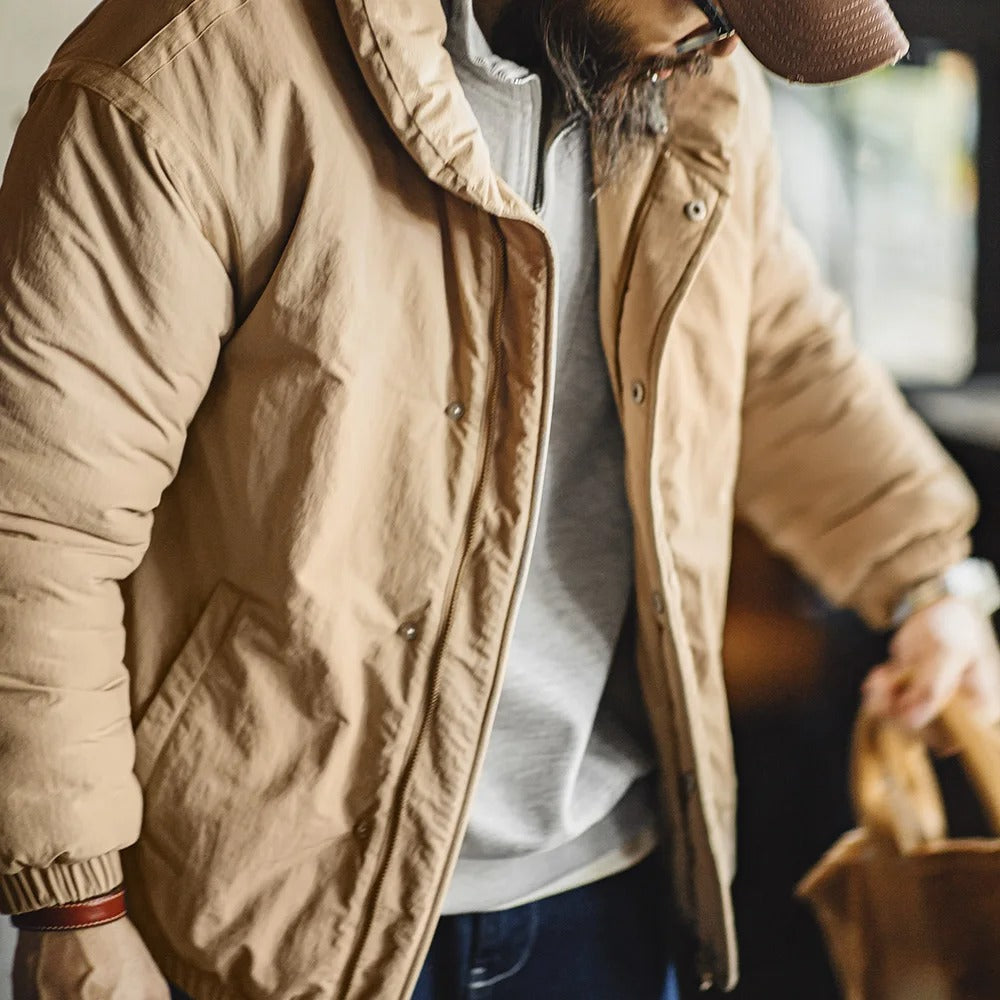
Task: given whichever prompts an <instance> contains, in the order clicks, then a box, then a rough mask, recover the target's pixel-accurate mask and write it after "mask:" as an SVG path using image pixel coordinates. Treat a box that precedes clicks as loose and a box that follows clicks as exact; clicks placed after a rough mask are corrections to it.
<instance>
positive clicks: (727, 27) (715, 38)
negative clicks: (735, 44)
mask: <svg viewBox="0 0 1000 1000" xmlns="http://www.w3.org/2000/svg"><path fill="white" fill-rule="evenodd" d="M691 2H692V3H694V4H695V5H696V6H697V7H698V9H699V10H700V11H701V12H702V13H703V14H704V15H705V17H707V18H708V23H709V24H710V25H711V26H712V30H711V31H703V32H701V34H698V35H695V36H694V37H693V38H688V39H687V40H686V41H683V42H678V43H677V46H676V47H675V49H674V53H675V54H676V55H679V56H686V55H689V54H690V53H692V52H697V51H698V50H699V49H704V48H707V47H708V46H709V45H714V44H715V43H716V42H724V41H725V40H726V39H727V38H732V37H733V35H735V34H736V29H735V28H734V27H733V26H732V25H731V24H730V23H729V20H728V18H727V17H726V15H725V14H723V13H722V11H721V10H719V8H718V7H716V6H715V4H714V3H713V0H691Z"/></svg>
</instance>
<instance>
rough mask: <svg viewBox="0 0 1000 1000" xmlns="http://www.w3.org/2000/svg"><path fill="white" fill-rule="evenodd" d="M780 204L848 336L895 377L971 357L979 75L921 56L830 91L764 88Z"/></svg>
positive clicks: (920, 379)
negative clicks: (780, 178) (807, 245)
mask: <svg viewBox="0 0 1000 1000" xmlns="http://www.w3.org/2000/svg"><path fill="white" fill-rule="evenodd" d="M773 91H774V99H775V126H776V130H777V133H778V142H779V147H780V148H781V152H782V159H783V162H784V186H785V196H786V200H787V202H788V205H789V209H790V211H791V213H792V215H793V217H794V218H795V220H796V222H797V223H798V225H799V226H800V227H801V228H802V230H803V231H804V232H805V234H806V236H807V237H808V239H809V240H810V242H811V244H812V246H813V248H814V249H815V251H816V254H817V257H818V258H819V261H820V266H821V268H822V270H823V272H824V274H825V276H826V277H827V279H828V280H829V281H830V282H831V283H832V284H833V285H834V286H835V287H836V288H838V290H840V291H841V292H843V293H844V294H845V295H846V296H847V298H848V299H849V301H850V302H851V304H852V306H853V309H854V315H855V325H856V336H857V339H858V341H859V343H860V344H861V345H862V347H864V349H865V350H866V351H867V352H868V353H870V354H871V355H873V356H875V357H876V358H878V359H879V360H880V361H882V362H883V363H885V364H886V365H887V366H888V367H889V369H890V370H891V371H892V372H893V374H894V375H895V376H896V377H897V378H898V379H899V381H900V382H903V383H905V384H924V385H927V384H937V385H949V384H956V383H958V382H961V381H962V380H964V379H965V377H966V376H967V375H968V374H969V373H970V372H971V370H972V368H973V365H974V363H975V344H976V310H975V295H976V258H977V218H978V196H979V190H978V187H979V186H978V177H977V167H976V162H977V151H978V138H979V81H978V78H977V72H976V67H975V64H974V63H973V61H972V60H971V59H969V58H968V57H966V56H964V55H962V54H959V53H957V52H952V51H937V52H934V51H929V52H928V53H927V54H925V55H924V56H923V57H922V58H921V59H920V62H919V64H905V63H904V64H902V65H900V66H898V67H895V68H893V69H888V70H883V71H881V72H878V73H874V74H871V75H870V76H867V77H864V78H862V79H860V80H856V81H853V82H851V83H847V84H843V85H841V86H838V87H821V88H808V87H795V86H792V85H790V84H785V83H783V82H781V81H777V80H776V81H774V83H773Z"/></svg>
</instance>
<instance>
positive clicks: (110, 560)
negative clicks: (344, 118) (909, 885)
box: [0, 81, 233, 912]
mask: <svg viewBox="0 0 1000 1000" xmlns="http://www.w3.org/2000/svg"><path fill="white" fill-rule="evenodd" d="M183 173H184V171H183V170H178V171H175V169H174V166H173V165H172V164H170V163H168V162H167V160H166V159H165V158H164V157H163V156H162V155H161V154H160V153H159V152H158V151H157V149H156V147H155V146H154V145H153V144H152V142H151V140H150V138H149V136H148V133H147V129H146V128H145V127H144V126H141V125H140V124H138V123H137V119H136V112H135V109H130V111H129V113H128V114H126V113H125V112H124V111H122V110H120V109H119V108H117V107H116V106H115V105H113V104H112V103H110V102H109V101H108V100H106V99H105V98H104V97H101V96H98V95H97V94H96V93H94V92H93V91H92V90H90V89H84V88H83V87H78V86H75V85H73V84H70V83H66V82H60V81H55V82H51V81H50V82H48V83H45V84H43V85H42V86H41V87H40V88H39V90H38V91H37V93H36V95H35V98H34V100H33V102H32V104H31V106H30V108H29V111H28V114H27V116H26V118H25V119H24V121H23V122H22V125H21V127H20V129H19V131H18V134H17V137H16V139H15V142H14V147H13V150H12V153H11V156H10V159H9V161H8V165H7V170H6V173H5V176H4V181H3V185H2V187H0V909H2V910H3V911H5V912H21V911H25V910H31V909H39V908H41V907H44V906H49V905H53V904H56V903H61V902H70V901H73V900H79V899H84V898H87V897H89V896H93V895H95V894H98V893H101V892H103V891H106V890H108V889H110V888H112V887H114V886H115V885H116V884H118V883H120V882H121V878H122V873H121V865H120V858H119V853H118V852H119V850H120V849H122V848H124V847H126V846H128V845H129V844H131V843H133V842H134V841H135V840H136V839H137V838H138V834H139V828H140V821H141V813H142V798H141V792H140V788H139V785H138V783H137V781H136V779H135V777H134V775H133V773H132V769H133V764H134V754H135V748H134V737H133V732H132V726H131V722H130V704H129V677H128V675H127V672H126V670H125V667H124V665H123V654H124V629H123V606H122V597H121V589H120V581H122V580H123V579H124V578H125V577H127V576H128V575H129V574H130V573H131V572H132V571H133V570H134V569H135V568H136V566H137V565H138V563H139V562H140V560H141V559H142V557H143V554H144V552H145V551H146V548H147V546H148V543H149V537H150V528H151V521H152V517H153V511H154V509H155V508H156V506H157V504H158V502H159V498H160V496H161V494H162V492H163V490H164V488H165V487H166V486H167V485H168V484H169V483H170V482H171V480H172V478H173V477H174V475H175V473H176V470H177V467H178V463H179V461H180V456H181V451H182V448H183V445H184V440H185V434H186V429H187V426H188V424H189V423H190V421H191V419H192V418H193V416H194V414H195V411H196V409H197V408H198V406H199V404H200V402H201V400H202V399H203V397H204V394H205V392H206V391H207V387H208V384H209V381H210V379H211V377H212V374H213V372H214V370H215V366H216V364H217V360H218V355H219V350H220V344H221V340H222V338H223V337H224V335H225V334H226V333H227V332H228V331H229V330H230V329H231V327H232V323H233V306H232V299H233V292H232V284H231V281H230V276H229V273H228V269H227V267H226V266H224V264H223V261H222V258H221V257H220V255H219V254H218V253H217V252H216V251H215V250H214V249H213V246H212V244H211V242H210V240H209V239H208V238H207V237H206V235H205V230H204V227H203V226H202V225H200V224H199V213H198V210H197V209H196V208H195V207H192V202H193V201H194V200H195V199H192V198H191V197H189V196H186V195H185V194H183V193H182V185H181V184H180V183H179V181H178V177H180V176H181V175H182V174H183ZM188 188H189V189H190V185H188Z"/></svg>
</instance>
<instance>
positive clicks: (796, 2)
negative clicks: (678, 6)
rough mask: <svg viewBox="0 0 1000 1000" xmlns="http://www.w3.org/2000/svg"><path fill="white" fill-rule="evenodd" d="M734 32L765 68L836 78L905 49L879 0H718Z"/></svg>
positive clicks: (811, 79)
mask: <svg viewBox="0 0 1000 1000" xmlns="http://www.w3.org/2000/svg"><path fill="white" fill-rule="evenodd" d="M720 6H721V7H722V8H723V10H724V11H725V13H726V16H727V17H728V18H729V20H730V22H731V23H732V25H733V27H734V28H735V29H736V32H737V34H738V35H739V36H740V38H741V39H742V40H743V43H744V44H745V45H746V47H747V48H748V49H749V50H750V51H751V52H752V53H753V54H754V55H755V56H756V57H757V59H759V60H760V62H762V63H763V64H764V65H765V66H766V67H767V68H768V69H769V70H771V71H772V72H774V73H777V74H778V75H779V76H783V77H784V78H785V79H786V80H794V81H796V82H799V83H837V82H838V81H840V80H848V79H850V78H851V77H854V76H860V75H861V74H863V73H869V72H871V71H872V70H874V69H879V68H880V67H882V66H889V65H892V64H893V63H897V62H899V60H900V59H902V58H903V56H905V55H906V53H907V52H908V51H909V49H910V43H909V42H908V41H907V38H906V35H905V34H904V33H903V29H902V28H901V27H900V25H899V22H898V21H897V20H896V16H895V15H894V14H893V12H892V10H891V8H890V7H889V5H888V3H886V2H885V0H721V4H720Z"/></svg>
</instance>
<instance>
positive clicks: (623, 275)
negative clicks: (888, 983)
mask: <svg viewBox="0 0 1000 1000" xmlns="http://www.w3.org/2000/svg"><path fill="white" fill-rule="evenodd" d="M735 30H738V31H739V33H740V34H741V35H742V36H743V37H744V39H745V41H746V43H747V45H748V46H749V47H750V48H751V49H752V50H753V51H754V52H755V53H756V55H757V56H758V57H759V58H760V59H761V60H762V61H764V62H765V63H766V64H767V65H768V66H770V68H772V69H774V70H776V71H778V72H781V73H783V74H784V75H786V76H789V77H793V78H798V79H802V80H811V81H813V80H814V81H820V80H835V79H841V78H843V77H845V76H849V75H852V74H855V73H859V72H864V71H866V70H869V69H872V68H874V67H876V66H881V65H884V64H886V63H889V62H892V61H894V60H895V59H897V58H899V57H900V56H901V55H902V53H903V51H904V50H905V40H904V39H903V37H902V34H901V32H900V31H899V28H898V26H897V25H896V22H895V20H894V19H893V18H892V15H891V13H890V12H889V10H888V8H887V7H886V6H885V4H884V2H883V0H864V2H852V3H851V4H849V5H843V4H842V3H841V2H840V0H795V2H793V3H787V2H781V3H778V2H777V0H729V2H727V3H725V4H724V10H722V9H717V8H716V7H715V6H713V5H712V4H711V3H709V2H708V0H697V2H696V3H692V2H691V0H659V2H658V3H655V4H647V3H639V2H625V0H621V2H617V3H599V2H597V0H594V2H593V3H587V2H586V0H511V3H510V4H509V5H505V4H503V3H497V2H493V3H486V2H484V3H482V4H475V5H473V4H472V3H471V0H453V2H451V3H447V4H445V5H444V6H442V4H441V0H410V2H406V3H404V2H401V0H381V2H375V0H337V3H336V4H334V3H331V2H330V0H273V2H267V3H265V2H263V0H174V2H171V3H169V4H154V5H149V4H139V3H134V2H131V0H106V2H105V3H104V4H103V5H102V6H101V7H100V8H99V9H98V10H97V11H96V12H95V13H94V14H93V15H92V16H91V18H90V19H88V21H87V22H85V23H84V25H82V26H81V28H80V29H78V31H77V32H75V33H74V34H73V35H72V36H71V37H70V39H69V40H68V41H67V42H66V44H65V45H64V46H63V48H62V49H61V50H60V52H59V54H58V55H57V57H56V59H55V61H54V62H53V65H52V67H51V68H50V69H49V71H48V72H47V73H46V75H45V77H44V78H43V79H42V81H41V82H40V83H39V85H38V87H37V88H36V90H35V92H34V95H33V101H32V103H31V107H30V110H29V112H28V114H27V117H26V119H25V121H24V123H23V124H22V126H21V128H20V130H19V133H18V137H17V140H16V142H15V145H14V149H13V152H12V154H11V159H10V163H9V166H8V169H7V172H6V176H5V179H4V183H3V187H2V190H0V220H2V233H0V261H2V264H0V289H2V294H0V345H2V351H0V380H2V382H0V385H2V391H0V456H2V461H3V476H2V477H0V635H2V636H3V667H2V669H0V762H2V768H3V776H4V780H3V782H2V783H0V853H2V866H3V867H2V869H0V898H2V900H3V906H4V909H5V911H6V912H11V913H15V914H18V916H17V918H16V920H17V922H18V924H19V926H20V927H21V928H22V932H21V938H20V943H19V957H18V961H17V973H16V976H17V978H18V986H17V989H18V991H19V994H20V995H19V997H18V1000H23V998H26V997H34V996H39V997H42V998H49V997H60V998H62V997H86V998H88V1000H89V998H95V1000H96V998H110V997H115V998H128V1000H135V998H144V1000H162V998H165V997H167V995H168V992H167V985H166V982H165V980H164V977H166V979H167V980H170V982H171V983H173V984H174V988H175V992H174V995H175V996H182V995H184V994H187V995H190V996H192V997H195V998H197V1000H238V998H239V1000H243V998H265V997H266V998H270V1000H293V998H300V1000H304V998H306V997H309V998H314V1000H334V998H337V1000H363V998H364V1000H371V998H376V997H378V998H383V1000H397V998H405V997H409V996H410V995H411V994H413V993H414V991H416V995H417V996H418V997H421V998H435V1000H437V998H452V997H454V998H457V997H466V996H477V997H486V996H489V997H494V998H496V1000H502V998H510V997H531V998H533V997H540V996H545V997H550V998H563V997H582V996H586V997H588V998H593V1000H614V998H623V997H628V998H632V1000H642V998H646V997H649V998H654V997H655V998H659V997H661V996H673V995H675V992H676V984H675V982H674V980H673V978H672V973H671V971H670V966H671V965H672V963H673V961H674V960H675V959H676V960H678V961H679V960H680V959H682V958H683V956H684V946H683V945H682V943H681V942H682V940H684V935H685V934H686V931H684V930H683V928H686V929H687V930H689V931H690V932H692V933H693V937H694V938H695V939H696V940H697V955H696V958H695V960H696V963H697V975H698V977H699V979H700V982H701V983H702V985H704V986H706V987H707V986H710V985H711V984H712V983H713V982H717V983H718V984H719V985H721V986H722V987H728V986H731V985H732V984H733V983H734V981H735V978H736V958H735V944H734V940H733V928H732V916H731V906H730V902H729V894H728V890H729V882H730V879H731V876H732V874H733V871H732V868H733V862H732V856H733V843H734V832H733V817H734V794H735V783H734V779H733V773H732V761H731V751H730V743H729V733H728V723H727V717H726V704H725V694H724V690H723V684H722V679H721V678H722V674H721V669H720V655H719V645H720V639H719V637H720V634H721V628H722V619H723V613H724V600H725V592H726V578H727V574H728V560H729V555H728V553H729V539H730V531H731V527H732V519H733V514H734V510H735V509H737V508H738V509H739V511H740V512H741V513H742V514H743V515H744V516H745V517H746V518H747V519H749V520H750V521H751V523H753V524H754V525H755V526H756V527H757V529H758V530H759V531H760V532H761V533H762V534H763V535H764V536H765V537H766V538H767V539H768V540H769V541H770V542H771V543H772V544H773V545H774V546H775V547H777V548H778V549H779V550H781V551H782V552H784V553H786V554H787V555H789V556H790V557H791V558H793V559H794V560H795V561H796V562H797V563H798V564H799V565H800V567H801V568H802V569H803V570H804V571H805V572H806V573H807V574H809V575H810V576H811V577H813V578H814V579H815V580H816V581H817V582H818V583H819V584H820V585H821V586H822V587H823V588H824V589H825V590H826V592H827V593H828V594H829V595H830V596H831V597H832V598H833V599H834V600H836V601H838V602H842V603H846V604H850V605H853V606H854V607H856V608H857V609H858V610H859V611H861V612H862V613H863V614H864V615H865V616H866V617H867V618H868V619H869V620H870V621H871V622H872V623H874V624H876V625H882V626H888V625H889V624H891V623H892V622H893V620H895V622H896V623H897V624H901V625H902V627H901V629H900V631H899V633H898V637H897V639H896V641H895V646H894V656H893V661H892V662H891V663H890V664H887V665H886V666H885V667H883V668H882V669H880V671H877V672H876V673H875V674H874V675H873V677H872V680H871V681H870V685H869V701H870V704H871V707H872V710H873V711H877V712H879V713H880V714H882V715H885V716H888V717H890V718H894V719H897V720H899V721H901V722H903V723H904V724H906V725H909V726H911V727H913V728H918V729H919V728H923V727H925V726H927V725H928V724H929V723H931V722H932V721H933V719H934V718H935V717H936V715H937V714H938V712H939V711H940V710H941V708H942V707H943V706H944V705H945V703H946V702H947V701H948V700H949V699H950V698H951V696H952V695H953V694H954V693H955V692H956V691H957V690H958V689H959V687H962V686H964V688H965V689H966V690H967V691H968V692H969V693H970V694H972V695H973V696H974V697H975V698H976V700H977V703H978V706H979V709H980V712H981V714H982V716H983V717H984V718H986V719H988V720H989V721H993V720H994V719H995V718H997V716H998V715H1000V697H998V694H997V684H998V676H1000V674H998V669H997V653H996V647H995V644H994V641H993V639H992V635H991V632H990V629H989V626H988V624H987V618H986V614H987V613H988V612H989V611H990V610H992V607H993V601H992V597H993V595H992V594H991V592H990V588H989V586H987V582H988V581H987V577H988V574H987V573H986V571H985V570H984V569H983V568H982V566H978V565H977V564H974V563H967V562H965V560H966V557H967V556H968V541H967V532H968V530H969V527H970V525H971V524H972V522H973V519H974V514H975V502H974V498H973V497H972V495H971V493H970V490H969V488H968V486H967V485H966V483H965V481H964V480H963V479H962V477H961V476H960V474H959V473H958V471H957V470H956V469H955V468H954V467H953V465H952V464H951V463H950V461H949V460H948V459H947V458H946V456H945V455H944V454H943V452H942V451H941V450H940V449H939V447H938V446H937V444H936V443H935V442H934V441H933V439H932V437H931V435H930V434H929V433H928V432H927V431H926V430H925V429H924V428H923V426H922V425H921V424H920V423H919V422H918V421H917V420H916V419H915V418H914V416H913V415H912V414H911V413H910V412H909V411H908V410H907V409H906V407H905V406H904V404H903V403H902V401H901V399H900V397H899V395H898V394H897V392H896V391H895V389H894V388H893V387H892V386H891V384H890V382H889V380H888V379H887V378H886V377H885V376H884V375H883V374H882V373H880V372H879V371H877V370H876V369H874V368H873V367H872V366H870V365H869V364H867V363H866V362H865V361H864V360H863V359H862V358H861V357H859V356H858V354H857V353H856V352H855V350H854V348H853V347H852V346H851V344H850V340H849V336H848V334H847V332H846V328H845V321H844V316H843V310H842V309H841V307H840V305H839V304H838V302H837V301H836V300H835V299H834V298H833V297H832V296H831V295H830V294H829V293H828V292H827V291H826V290H824V289H823V288H822V287H820V285H819V283H818V280H817V278H816V276H815V273H814V271H813V268H812V265H811V263H810V259H809V257H808V254H807V253H806V252H805V250H804V248H803V246H802V244H801V242H800V241H799V240H798V238H797V237H796V235H795V234H794V233H793V232H792V231H791V229H790V227H789V225H788V224H787V222H786V221H785V218H784V216H783V214H782V212H781V209H780V206H779V204H778V196H777V178H776V173H775V166H774V163H773V159H772V153H771V149H770V137H769V124H768V103H767V96H766V89H765V85H764V83H763V79H762V77H761V75H760V72H759V71H758V70H757V69H755V68H754V64H753V63H752V61H751V60H750V58H749V56H747V55H746V54H745V53H743V52H740V53H736V54H734V53H733V50H734V48H735V46H736V43H735V40H734V39H735V36H734V31H735ZM730 55H731V56H732V58H730V59H722V57H723V56H730ZM713 61H714V65H713ZM154 511H155V517H154ZM955 567H961V569H960V570H959V571H958V572H956V571H955ZM661 869H662V870H661ZM668 869H669V872H670V874H669V876H668V874H667V870H668ZM122 886H124V890H125V892H126V893H127V896H123V894H122V892H121V891H120V890H121V887H122ZM126 903H127V906H126ZM674 911H676V913H677V915H678V916H679V918H680V919H679V924H678V925H677V926H675V923H674V919H673V917H674ZM180 991H184V994H182V993H181V992H180Z"/></svg>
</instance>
